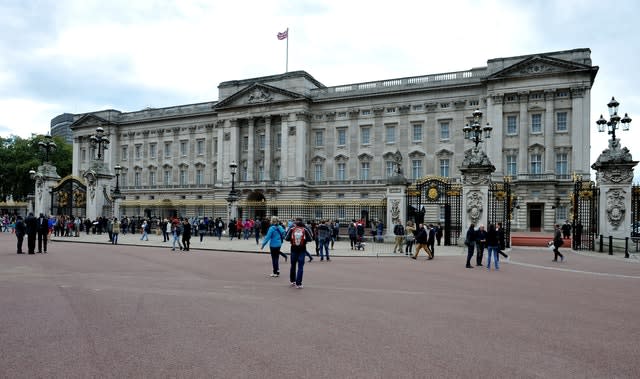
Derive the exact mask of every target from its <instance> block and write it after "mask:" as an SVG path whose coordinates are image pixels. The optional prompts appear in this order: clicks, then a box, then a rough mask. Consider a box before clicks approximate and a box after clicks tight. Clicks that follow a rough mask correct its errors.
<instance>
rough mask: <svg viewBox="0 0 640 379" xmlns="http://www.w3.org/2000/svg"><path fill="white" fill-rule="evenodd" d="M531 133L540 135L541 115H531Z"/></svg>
mask: <svg viewBox="0 0 640 379" xmlns="http://www.w3.org/2000/svg"><path fill="white" fill-rule="evenodd" d="M531 133H542V114H540V113H536V114H532V115H531Z"/></svg>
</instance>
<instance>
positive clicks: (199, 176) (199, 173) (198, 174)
mask: <svg viewBox="0 0 640 379" xmlns="http://www.w3.org/2000/svg"><path fill="white" fill-rule="evenodd" d="M203 176H204V173H203V171H202V169H200V168H199V169H197V170H196V185H198V186H201V185H202V184H204V180H203Z"/></svg>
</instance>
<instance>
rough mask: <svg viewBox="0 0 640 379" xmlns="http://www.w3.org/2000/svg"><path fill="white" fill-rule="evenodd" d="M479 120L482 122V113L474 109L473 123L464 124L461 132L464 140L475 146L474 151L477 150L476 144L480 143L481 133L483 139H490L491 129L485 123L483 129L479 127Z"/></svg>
mask: <svg viewBox="0 0 640 379" xmlns="http://www.w3.org/2000/svg"><path fill="white" fill-rule="evenodd" d="M481 120H482V112H481V111H480V109H476V110H475V111H474V112H473V121H471V124H466V125H465V126H464V128H463V129H462V131H463V132H464V138H465V139H468V140H471V141H473V143H474V144H475V148H476V150H477V149H478V144H479V143H480V142H482V138H481V137H482V134H483V132H484V138H485V139H489V138H491V131H492V130H493V128H492V127H491V125H490V124H489V123H488V122H487V125H485V127H484V128H483V127H482V126H481V125H480V123H481Z"/></svg>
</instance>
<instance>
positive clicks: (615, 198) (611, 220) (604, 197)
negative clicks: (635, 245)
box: [591, 138, 638, 239]
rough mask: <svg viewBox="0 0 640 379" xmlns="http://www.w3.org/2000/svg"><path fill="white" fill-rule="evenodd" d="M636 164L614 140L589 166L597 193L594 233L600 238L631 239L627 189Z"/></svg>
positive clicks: (628, 191) (630, 184) (629, 200)
mask: <svg viewBox="0 0 640 379" xmlns="http://www.w3.org/2000/svg"><path fill="white" fill-rule="evenodd" d="M637 164H638V161H634V160H633V159H632V158H631V153H630V152H629V150H628V149H627V148H626V147H621V146H620V139H618V138H616V139H610V140H609V148H608V149H605V150H604V151H603V152H602V154H600V156H599V157H598V159H597V160H596V162H595V163H594V164H593V165H591V168H592V169H594V170H596V182H597V184H598V187H599V189H600V199H599V203H598V208H599V209H600V211H599V214H600V218H599V220H598V226H599V228H598V230H599V232H600V234H602V235H603V236H612V237H614V238H623V239H624V238H625V237H629V236H630V235H631V230H630V229H629V228H630V226H631V209H632V208H631V194H632V188H631V187H632V182H633V168H634V166H635V165H637Z"/></svg>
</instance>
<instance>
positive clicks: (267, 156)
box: [263, 116, 271, 182]
mask: <svg viewBox="0 0 640 379" xmlns="http://www.w3.org/2000/svg"><path fill="white" fill-rule="evenodd" d="M264 122H265V129H264V163H263V165H264V181H265V182H270V181H271V116H265V117H264Z"/></svg>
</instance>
